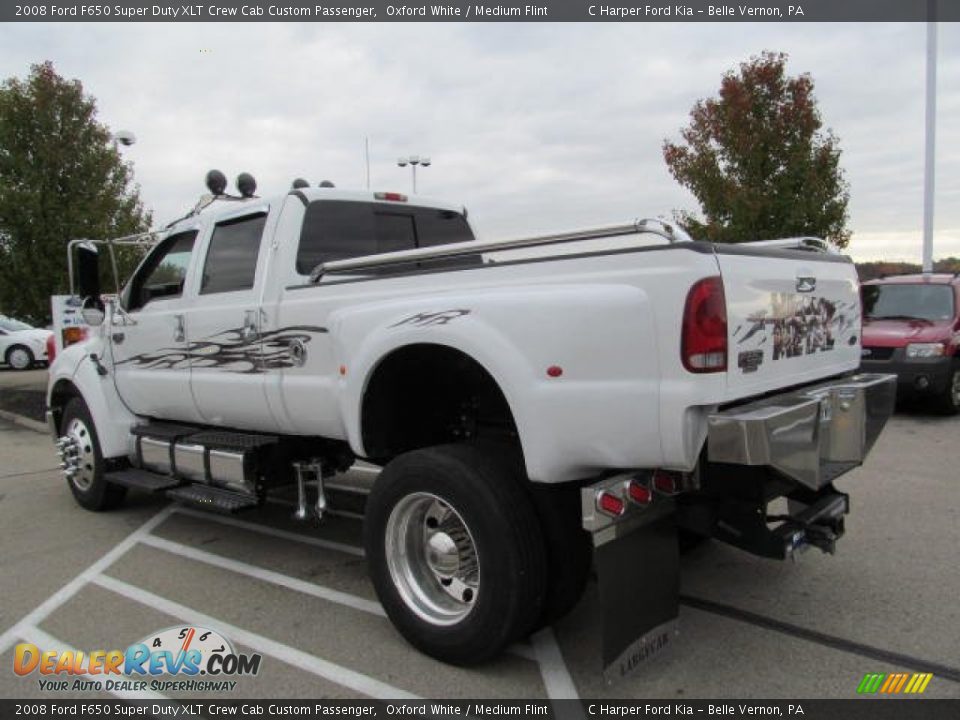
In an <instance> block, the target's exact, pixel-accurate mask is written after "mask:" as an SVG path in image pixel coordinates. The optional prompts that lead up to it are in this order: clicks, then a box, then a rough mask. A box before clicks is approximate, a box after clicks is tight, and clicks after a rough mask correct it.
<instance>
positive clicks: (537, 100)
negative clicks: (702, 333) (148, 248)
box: [0, 23, 960, 261]
mask: <svg viewBox="0 0 960 720" xmlns="http://www.w3.org/2000/svg"><path fill="white" fill-rule="evenodd" d="M0 48H3V50H2V52H0V77H9V76H11V75H19V76H23V75H25V74H26V73H27V72H28V69H29V66H30V64H31V63H35V62H40V61H43V60H52V61H53V63H54V65H55V67H56V69H57V71H58V72H59V73H60V74H62V75H64V76H66V77H70V78H79V79H80V80H81V81H82V82H83V84H84V86H85V88H86V90H87V92H89V93H91V94H92V95H93V96H95V97H96V98H97V100H98V103H99V108H100V119H101V120H102V121H103V122H105V123H106V124H107V125H109V126H110V127H111V128H112V129H114V130H118V129H129V130H131V131H133V132H134V133H135V134H136V135H137V138H138V143H137V144H136V145H135V146H133V147H131V148H129V149H128V150H125V154H126V156H127V158H128V159H129V160H131V161H132V162H133V164H134V167H135V170H136V177H137V179H138V181H139V182H140V184H141V186H142V195H143V198H144V201H145V203H146V204H147V206H148V207H150V208H151V209H153V211H154V217H155V220H157V221H158V222H160V221H162V222H166V221H168V220H170V219H173V218H174V217H177V216H179V215H181V214H182V213H183V212H184V211H185V210H186V209H188V208H189V207H190V206H191V205H192V204H193V203H194V202H195V200H196V198H197V197H198V196H199V195H200V193H201V192H203V190H204V188H203V175H204V173H205V172H206V170H207V169H209V168H212V167H216V168H220V169H221V170H223V171H224V172H225V173H226V174H227V175H228V177H231V178H232V177H234V176H236V174H237V173H239V172H241V171H249V172H252V173H253V174H254V175H255V176H256V178H257V180H258V183H259V188H260V190H259V191H260V192H261V193H263V194H271V193H272V192H282V191H284V190H286V189H287V188H288V187H289V183H290V181H291V180H292V179H293V178H294V177H297V176H303V177H306V178H308V179H309V180H311V181H312V182H314V183H316V182H319V181H320V180H323V179H329V180H332V181H334V182H335V183H336V184H337V186H338V187H355V188H361V187H363V185H364V183H365V169H364V168H365V166H364V154H363V148H364V137H369V140H370V155H371V175H372V186H373V187H374V189H393V190H403V191H406V190H408V189H409V187H410V173H409V169H406V170H402V169H400V168H398V167H397V166H396V159H397V157H399V156H400V155H406V154H411V153H419V154H421V155H428V156H430V157H431V158H432V160H433V165H432V166H431V167H430V168H427V169H425V170H422V171H421V172H420V173H419V175H418V179H419V189H420V191H421V193H422V194H424V195H430V196H436V197H440V198H443V199H448V200H452V201H455V202H460V203H463V204H465V205H466V206H467V207H468V208H469V209H470V212H471V215H470V217H471V220H472V221H473V222H474V224H475V226H476V227H477V229H478V231H479V234H480V235H481V236H483V237H508V236H512V235H517V234H524V233H530V232H536V231H541V230H553V229H569V228H572V227H581V226H588V225H591V224H603V223H608V222H620V221H625V220H629V219H632V218H634V217H637V216H652V215H660V214H669V213H670V212H671V211H672V210H674V209H679V208H685V209H696V207H697V205H696V202H695V200H694V198H693V197H692V196H691V195H690V194H689V193H687V192H686V191H685V190H683V189H682V188H681V187H679V186H678V185H677V184H676V182H675V181H674V180H673V179H672V178H671V176H670V174H669V173H668V171H667V169H666V166H665V164H664V162H663V159H662V156H661V144H662V142H663V140H664V138H676V137H677V136H678V132H679V129H680V128H681V126H683V125H684V124H685V123H686V121H687V114H688V112H689V110H690V107H691V106H692V104H693V103H694V102H695V101H696V100H697V99H698V98H703V97H707V96H711V95H714V94H716V92H717V89H718V87H719V81H720V77H721V75H722V73H723V72H724V71H725V70H727V69H729V68H732V67H735V66H736V65H737V63H739V62H741V61H742V60H745V59H747V58H748V57H749V56H751V55H755V54H758V53H759V52H761V51H762V50H765V49H770V50H780V51H785V52H787V53H788V54H789V55H790V62H789V66H788V67H789V71H790V72H791V73H792V74H798V73H801V72H809V73H811V74H812V75H813V78H814V81H815V83H816V91H817V97H818V99H819V103H820V108H821V111H822V114H823V118H824V121H825V124H826V125H827V126H829V127H831V128H833V130H834V131H835V133H836V134H837V135H838V136H839V138H840V142H841V147H842V148H843V156H842V164H843V166H844V168H845V169H846V172H847V177H848V180H849V181H850V185H851V202H850V226H851V228H852V230H853V233H854V235H853V241H852V244H851V251H852V253H853V255H854V256H855V257H856V258H857V259H859V260H868V259H878V258H889V259H906V260H916V261H919V258H920V243H921V240H920V239H921V234H922V208H923V197H922V188H923V124H924V114H923V113H924V62H925V53H926V50H925V48H926V26H925V25H924V24H921V23H915V24H880V23H836V24H805V23H801V24H796V25H778V24H772V23H757V24H728V23H722V24H719V23H718V24H709V23H698V24H664V23H656V24H649V25H647V24H643V23H622V24H599V23H597V24H573V23H570V24H559V23H557V24H551V23H522V24H521V23H518V24H508V23H490V24H453V23H451V24H417V23H397V24H349V23H334V24H321V23H305V24H296V23H288V24H282V23H274V24H252V23H236V24H213V23H203V24H196V25H188V24H140V23H133V24H120V23H113V24H104V25H89V24H72V25H71V24H62V25H61V24H36V25H24V24H16V25H13V24H0ZM938 72H939V78H938V88H939V94H938V130H937V133H938V134H937V156H938V157H937V192H936V222H935V236H934V238H935V246H934V254H935V257H942V256H947V255H957V256H960V122H958V118H960V25H957V24H941V25H940V29H939V67H938Z"/></svg>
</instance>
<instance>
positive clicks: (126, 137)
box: [110, 130, 137, 149]
mask: <svg viewBox="0 0 960 720" xmlns="http://www.w3.org/2000/svg"><path fill="white" fill-rule="evenodd" d="M110 139H111V140H112V141H113V147H114V149H119V146H120V145H123V146H124V147H130V146H131V145H133V144H134V143H135V142H136V141H137V136H136V135H134V134H133V133H132V132H130V131H129V130H117V132H115V133H114V134H113V135H111V136H110Z"/></svg>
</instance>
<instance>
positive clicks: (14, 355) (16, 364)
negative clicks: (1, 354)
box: [10, 348, 30, 370]
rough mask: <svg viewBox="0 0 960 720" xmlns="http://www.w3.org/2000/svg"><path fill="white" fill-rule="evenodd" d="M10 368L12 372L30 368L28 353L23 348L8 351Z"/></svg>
mask: <svg viewBox="0 0 960 720" xmlns="http://www.w3.org/2000/svg"><path fill="white" fill-rule="evenodd" d="M10 367H12V368H13V369H14V370H26V369H27V368H28V367H30V353H28V352H27V351H26V350H24V349H23V348H16V349H14V350H11V351H10Z"/></svg>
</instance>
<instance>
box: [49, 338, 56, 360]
mask: <svg viewBox="0 0 960 720" xmlns="http://www.w3.org/2000/svg"><path fill="white" fill-rule="evenodd" d="M56 356H57V339H56V337H55V336H53V335H51V336H50V337H48V338H47V362H48V363H52V362H53V359H54V358H55V357H56Z"/></svg>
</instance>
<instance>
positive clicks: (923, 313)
mask: <svg viewBox="0 0 960 720" xmlns="http://www.w3.org/2000/svg"><path fill="white" fill-rule="evenodd" d="M863 314H864V317H866V318H867V319H869V320H882V319H884V318H887V319H898V320H899V319H903V320H949V319H950V318H952V317H953V288H952V287H950V286H949V285H919V284H918V285H864V286H863Z"/></svg>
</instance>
